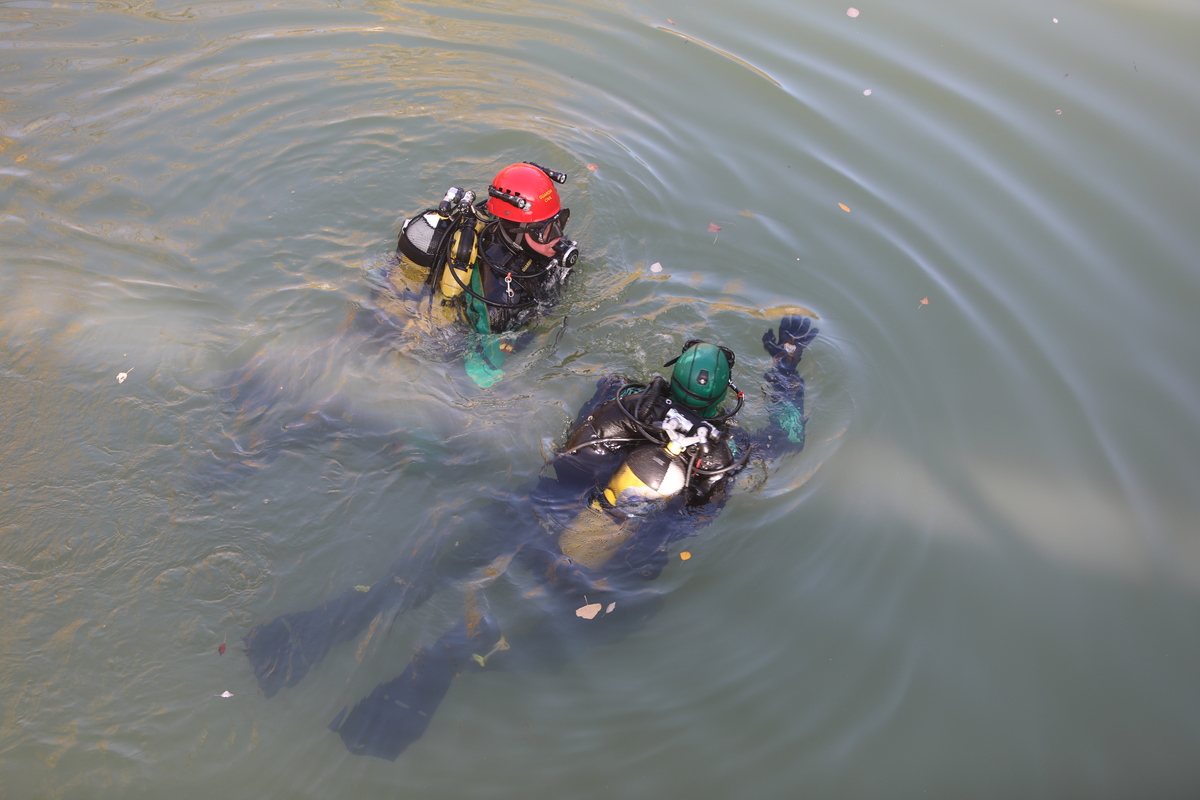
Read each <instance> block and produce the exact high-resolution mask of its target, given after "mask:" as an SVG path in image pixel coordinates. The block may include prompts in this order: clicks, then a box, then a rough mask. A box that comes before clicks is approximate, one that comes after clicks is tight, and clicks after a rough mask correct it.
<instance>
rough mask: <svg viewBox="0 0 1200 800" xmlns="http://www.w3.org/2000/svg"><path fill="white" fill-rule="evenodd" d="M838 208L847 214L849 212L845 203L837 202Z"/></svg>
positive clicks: (848, 207)
mask: <svg viewBox="0 0 1200 800" xmlns="http://www.w3.org/2000/svg"><path fill="white" fill-rule="evenodd" d="M838 208H840V209H841V210H842V211H845V212H846V213H847V214H849V213H850V206H848V205H846V204H845V203H838Z"/></svg>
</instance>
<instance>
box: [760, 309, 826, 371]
mask: <svg viewBox="0 0 1200 800" xmlns="http://www.w3.org/2000/svg"><path fill="white" fill-rule="evenodd" d="M818 332H819V329H817V328H814V327H812V320H811V319H809V318H808V317H801V316H795V317H784V318H783V319H781V320H780V321H779V339H778V340H776V339H775V332H774V331H773V330H770V329H769V328H768V329H767V332H766V333H764V334H763V339H762V341H763V348H764V349H765V350H766V351H767V353H769V354H770V356H771V357H772V358H773V359H775V366H776V367H778V368H779V369H780V370H782V371H784V372H795V371H796V365H797V364H799V363H800V356H801V355H803V354H804V348H806V347H808V345H809V344H811V343H812V340H813V339H815V338H816V336H817V333H818Z"/></svg>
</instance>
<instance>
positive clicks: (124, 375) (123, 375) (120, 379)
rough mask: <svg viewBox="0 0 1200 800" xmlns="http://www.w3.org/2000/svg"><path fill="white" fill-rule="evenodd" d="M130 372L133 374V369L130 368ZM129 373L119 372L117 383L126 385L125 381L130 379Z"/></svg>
mask: <svg viewBox="0 0 1200 800" xmlns="http://www.w3.org/2000/svg"><path fill="white" fill-rule="evenodd" d="M129 372H133V367H130V368H129ZM129 372H118V373H117V383H124V382H125V379H126V378H128V377H129Z"/></svg>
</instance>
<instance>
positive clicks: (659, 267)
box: [650, 261, 662, 272]
mask: <svg viewBox="0 0 1200 800" xmlns="http://www.w3.org/2000/svg"><path fill="white" fill-rule="evenodd" d="M650 271H651V272H662V264H660V263H658V262H657V261H655V262H654V263H653V264H651V265H650Z"/></svg>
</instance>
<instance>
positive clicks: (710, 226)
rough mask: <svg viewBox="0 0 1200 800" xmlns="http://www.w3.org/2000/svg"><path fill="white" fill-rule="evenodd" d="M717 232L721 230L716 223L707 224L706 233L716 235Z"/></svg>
mask: <svg viewBox="0 0 1200 800" xmlns="http://www.w3.org/2000/svg"><path fill="white" fill-rule="evenodd" d="M719 230H721V226H720V225H718V224H717V223H715V222H710V223H708V232H709V233H716V232H717V231H719Z"/></svg>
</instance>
